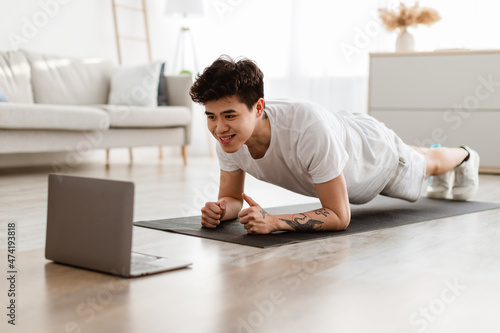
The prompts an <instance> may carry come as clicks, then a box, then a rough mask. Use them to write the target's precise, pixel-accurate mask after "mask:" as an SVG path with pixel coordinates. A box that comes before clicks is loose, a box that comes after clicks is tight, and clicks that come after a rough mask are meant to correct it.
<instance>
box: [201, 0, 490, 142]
mask: <svg viewBox="0 0 500 333" xmlns="http://www.w3.org/2000/svg"><path fill="white" fill-rule="evenodd" d="M403 2H405V3H406V4H408V5H412V4H414V3H415V2H414V1H403ZM399 3H400V1H393V0H353V1H325V0H207V2H206V5H207V16H206V17H205V19H204V20H203V21H201V22H198V23H196V24H195V25H194V26H193V31H194V32H195V34H196V43H197V49H198V50H200V53H199V55H198V58H199V62H200V64H201V67H202V68H204V67H206V66H208V65H210V64H211V63H212V62H213V61H214V60H215V59H216V58H217V57H218V56H220V55H221V54H228V55H230V56H232V57H238V56H244V57H247V58H250V59H252V60H255V61H256V62H257V63H258V65H259V66H260V67H261V69H262V70H263V71H264V75H265V79H264V81H265V94H266V98H267V99H270V98H301V99H307V100H311V101H315V102H317V103H319V104H321V105H323V106H325V107H326V108H327V109H329V110H331V111H338V110H346V111H350V112H366V109H367V95H368V94H367V92H368V66H369V53H371V52H394V50H395V46H394V45H395V40H396V36H397V32H395V31H393V32H388V31H386V29H385V28H384V27H383V26H382V24H381V22H380V20H379V18H378V9H379V8H397V7H398V5H399ZM419 3H420V5H421V6H427V7H431V8H434V9H436V10H437V11H438V12H439V14H440V15H441V17H442V20H441V21H439V22H437V23H435V24H434V25H432V26H431V27H427V26H419V27H416V28H410V29H409V31H410V33H412V34H413V36H414V38H415V42H416V45H415V46H416V51H433V50H437V49H455V48H469V49H495V48H499V47H500V39H499V38H498V36H497V35H498V31H500V20H498V19H496V15H497V13H498V12H499V11H498V9H500V4H497V3H496V2H493V1H491V0H476V1H475V2H470V1H464V0H432V1H431V0H429V1H420V2H419ZM457 70H458V69H457ZM200 126H201V125H200ZM195 142H196V141H195Z"/></svg>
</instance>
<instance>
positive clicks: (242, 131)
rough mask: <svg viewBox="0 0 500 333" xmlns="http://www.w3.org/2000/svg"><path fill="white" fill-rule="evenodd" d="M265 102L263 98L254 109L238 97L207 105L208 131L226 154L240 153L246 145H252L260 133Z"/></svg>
mask: <svg viewBox="0 0 500 333" xmlns="http://www.w3.org/2000/svg"><path fill="white" fill-rule="evenodd" d="M263 111H264V100H263V99H262V98H261V99H259V101H257V103H255V105H254V106H253V107H252V109H249V108H248V106H247V105H246V104H244V103H242V102H240V101H239V100H238V98H237V97H236V96H230V97H224V98H221V99H218V100H216V101H210V102H207V103H205V114H206V115H207V125H208V130H209V131H210V133H212V135H213V136H214V137H215V138H216V139H217V141H219V143H220V145H221V147H222V149H223V150H224V151H225V152H226V153H234V152H236V151H238V149H240V148H241V147H242V146H243V145H244V144H247V145H249V144H251V143H252V141H253V140H252V138H254V137H255V136H256V134H257V132H258V131H259V128H260V126H259V125H260V124H259V122H258V121H259V120H260V119H261V116H262V113H263Z"/></svg>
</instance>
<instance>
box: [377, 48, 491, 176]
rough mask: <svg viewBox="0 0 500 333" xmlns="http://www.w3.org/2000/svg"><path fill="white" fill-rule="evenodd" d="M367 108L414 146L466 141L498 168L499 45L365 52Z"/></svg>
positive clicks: (486, 164)
mask: <svg viewBox="0 0 500 333" xmlns="http://www.w3.org/2000/svg"><path fill="white" fill-rule="evenodd" d="M368 89H369V96H368V113H369V114H371V115H372V116H374V117H375V118H377V119H379V120H380V121H382V122H383V123H385V124H386V125H387V126H388V127H389V128H391V129H393V130H394V131H395V132H396V133H397V134H398V135H399V136H400V137H401V138H402V139H403V140H404V141H405V142H406V143H408V144H410V145H416V146H424V147H425V146H430V145H432V144H434V143H440V144H441V145H443V146H449V147H454V146H460V145H468V146H470V147H471V148H473V149H475V150H476V151H477V152H478V153H479V155H480V156H481V170H482V171H484V172H500V50H491V51H448V52H444V51H443V52H415V53H373V54H370V78H369V88H368Z"/></svg>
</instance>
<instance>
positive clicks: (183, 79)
mask: <svg viewBox="0 0 500 333" xmlns="http://www.w3.org/2000/svg"><path fill="white" fill-rule="evenodd" d="M166 79H167V95H168V105H173V106H185V107H187V108H189V109H190V110H191V111H192V109H193V101H191V97H190V96H189V89H190V88H191V84H192V83H193V80H192V78H191V75H189V74H183V75H167V76H166Z"/></svg>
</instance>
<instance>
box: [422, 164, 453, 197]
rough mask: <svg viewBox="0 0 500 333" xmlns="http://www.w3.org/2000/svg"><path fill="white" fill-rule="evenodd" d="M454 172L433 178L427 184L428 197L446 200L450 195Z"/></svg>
mask: <svg viewBox="0 0 500 333" xmlns="http://www.w3.org/2000/svg"><path fill="white" fill-rule="evenodd" d="M453 174H454V171H453V170H450V171H448V172H446V173H443V174H442V175H438V176H432V177H430V179H429V184H427V193H426V197H428V198H432V199H445V198H446V196H448V194H449V193H450V190H451V185H452V182H453Z"/></svg>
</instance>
